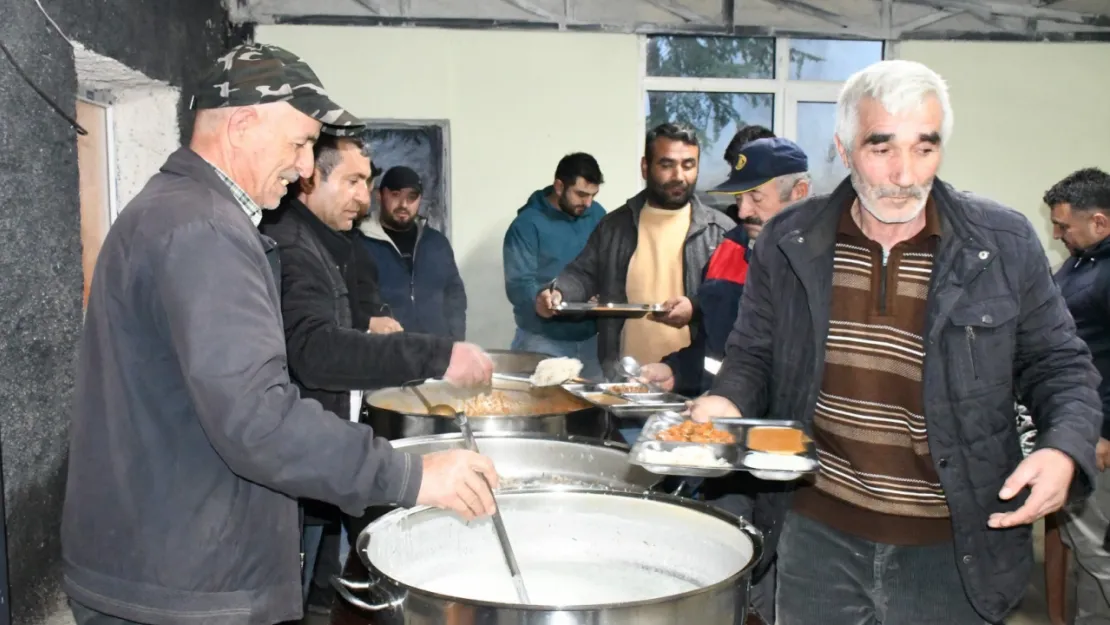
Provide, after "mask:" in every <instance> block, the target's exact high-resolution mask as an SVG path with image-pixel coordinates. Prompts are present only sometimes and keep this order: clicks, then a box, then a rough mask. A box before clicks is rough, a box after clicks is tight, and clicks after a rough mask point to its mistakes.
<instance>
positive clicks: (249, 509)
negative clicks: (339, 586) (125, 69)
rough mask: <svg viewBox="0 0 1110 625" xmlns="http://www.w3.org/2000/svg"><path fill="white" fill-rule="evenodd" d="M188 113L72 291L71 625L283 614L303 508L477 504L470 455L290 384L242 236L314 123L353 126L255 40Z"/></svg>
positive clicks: (273, 313) (290, 65)
mask: <svg viewBox="0 0 1110 625" xmlns="http://www.w3.org/2000/svg"><path fill="white" fill-rule="evenodd" d="M193 108H195V109H197V110H198V113H197V117H196V124H195V130H194V134H193V137H192V141H191V142H190V145H189V147H187V148H181V149H180V150H178V151H177V152H175V153H174V154H173V155H171V156H170V158H169V159H168V160H167V162H166V164H165V165H163V167H162V169H161V171H160V172H159V173H158V174H156V175H155V176H154V177H153V178H152V179H151V180H150V182H149V183H148V184H147V185H146V187H145V188H144V189H143V191H142V192H141V193H140V194H139V195H138V196H137V197H136V198H135V199H134V200H132V202H131V203H130V204H129V205H128V207H127V208H126V209H125V210H124V211H123V212H122V213H121V214H120V216H119V219H117V220H116V222H115V224H114V225H113V226H112V228H111V230H110V231H109V233H108V236H107V237H106V239H105V241H104V245H103V247H102V249H101V251H100V255H99V257H98V260H97V272H96V276H97V277H96V280H95V281H94V282H93V284H92V288H91V291H90V293H89V300H88V309H87V313H86V317H85V329H84V334H83V337H82V342H81V347H80V355H79V358H78V363H77V385H76V390H75V392H74V394H75V397H74V411H73V419H72V423H71V426H70V437H71V438H70V448H69V475H68V482H67V486H66V499H65V506H64V510H63V514H62V557H63V562H64V571H63V572H64V578H63V588H64V589H65V591H66V593H67V594H68V595H69V597H70V599H71V606H72V609H73V612H74V616H75V618H76V621H77V623H78V624H79V625H83V624H86V623H96V624H98V625H103V624H110V625H119V624H127V623H147V624H152V625H178V624H180V625H197V624H200V623H204V624H205V625H265V624H270V623H278V622H284V621H288V620H296V619H299V618H300V617H301V612H302V606H301V601H300V597H301V592H300V586H301V584H300V556H299V549H298V534H299V522H298V513H297V502H296V499H297V498H299V497H307V498H312V499H317V500H322V501H327V502H329V503H332V504H334V505H337V506H339V507H340V508H342V509H343V510H345V511H348V512H350V513H352V514H357V513H360V512H362V511H363V510H364V509H365V508H366V507H368V506H370V505H371V504H374V503H379V502H395V503H398V504H400V505H403V506H412V505H414V504H430V505H433V506H438V507H446V508H451V509H453V510H456V511H458V512H460V513H461V514H463V515H464V516H466V517H474V516H477V515H480V514H488V513H490V512H492V510H493V499H492V497H491V495H490V493H489V488H488V487H487V486H486V485H485V483H484V480H483V476H484V477H485V478H487V479H489V480H491V481H492V484H493V485H494V486H495V487H496V484H497V474H496V472H495V471H494V470H493V465H492V463H490V462H489V460H488V459H487V458H484V457H482V456H480V455H478V454H473V453H468V452H465V451H458V450H456V451H451V452H448V453H446V454H441V455H428V456H424V457H423V458H421V457H419V456H413V455H410V454H407V453H404V452H399V451H394V450H393V449H392V448H391V447H390V445H389V443H388V442H387V441H385V440H383V439H380V438H375V436H374V434H373V432H372V431H371V430H370V429H369V428H367V427H365V426H362V425H359V424H356V423H351V422H349V421H347V420H345V419H338V418H336V416H335V415H333V414H330V413H328V412H325V411H324V410H323V409H322V408H321V406H320V404H319V403H318V402H315V401H307V400H304V399H302V398H301V396H300V393H299V392H298V390H297V387H296V386H295V385H294V384H293V383H292V382H291V381H290V379H289V373H288V360H287V358H286V349H285V335H284V333H283V331H282V313H281V301H280V294H281V291H280V274H279V270H278V267H277V265H278V262H277V249H276V246H275V245H274V243H273V241H272V240H270V239H269V238H266V237H263V236H262V235H260V234H259V232H258V230H257V229H256V226H257V224H258V222H259V220H260V219H261V216H262V210H263V209H268V208H274V207H276V206H277V205H278V202H279V201H280V200H281V198H282V196H283V195H285V188H286V185H287V184H289V183H291V182H293V181H295V180H297V179H298V178H300V177H305V178H307V177H309V176H311V175H312V172H313V154H312V146H313V143H314V142H315V141H316V138H317V136H318V135H319V133H320V132H321V130H323V131H324V132H327V133H329V134H334V135H350V134H353V133H354V132H355V131H356V130H357V129H358V128H359V126H360V125H359V121H358V119H357V118H355V117H354V116H352V115H351V114H350V113H348V112H346V111H345V110H343V109H342V108H341V107H339V106H338V105H337V104H335V103H334V102H332V101H331V100H330V99H329V98H328V97H327V95H326V92H325V91H324V89H323V87H322V86H321V85H320V82H319V80H318V79H317V78H316V76H315V74H313V72H312V70H311V69H310V68H309V67H308V66H307V65H306V64H305V63H304V62H302V61H301V60H300V59H298V58H297V57H296V56H294V55H292V54H290V53H289V52H287V51H285V50H282V49H281V48H277V47H274V46H267V45H257V44H247V45H243V46H239V47H237V48H235V49H233V50H232V51H231V52H229V53H228V54H227V55H226V56H224V57H222V58H221V59H220V60H219V63H218V64H217V67H216V68H215V69H214V70H213V71H212V72H211V73H210V74H209V75H208V76H207V77H206V78H205V79H204V80H203V81H202V82H201V84H200V92H199V93H198V95H197V97H196V98H195V99H194V101H193ZM454 352H457V353H453V354H452V359H451V363H450V364H449V365H448V366H446V367H445V369H446V370H445V371H443V372H442V375H443V376H444V377H445V378H446V379H448V380H451V381H453V382H454V383H456V384H459V385H468V386H469V385H485V384H488V383H489V380H490V376H491V373H492V362H491V361H490V359H489V357H488V356H487V355H486V354H484V353H483V352H481V350H479V349H477V348H474V347H472V346H469V347H463V348H461V349H460V348H459V347H458V346H456V348H455V350H454ZM456 356H457V358H456Z"/></svg>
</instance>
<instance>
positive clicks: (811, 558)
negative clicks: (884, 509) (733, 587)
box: [775, 513, 986, 625]
mask: <svg viewBox="0 0 1110 625" xmlns="http://www.w3.org/2000/svg"><path fill="white" fill-rule="evenodd" d="M777 554H778V579H777V583H778V589H777V593H776V595H777V597H776V601H775V623H776V625H814V624H815V623H820V624H821V625H879V624H880V623H882V624H883V625H973V624H974V625H983V623H985V622H986V621H984V620H983V617H981V616H979V615H978V614H977V613H976V612H975V609H974V608H973V607H971V601H970V600H969V599H968V598H967V593H966V592H964V587H963V583H962V582H961V581H960V572H959V570H958V569H957V568H956V550H955V548H954V547H953V546H952V543H951V542H945V543H941V544H939V545H912V546H900V545H886V544H882V543H875V542H871V541H869V540H865V539H863V538H858V537H856V536H852V535H850V534H845V533H843V532H839V531H837V530H834V529H832V528H831V527H829V526H827V525H825V524H823V523H819V522H817V521H814V520H812V519H809V518H807V517H804V516H802V515H800V514H793V513H790V514H789V515H788V516H787V517H786V523H785V524H784V526H783V530H782V536H781V537H780V538H779V545H778V551H777Z"/></svg>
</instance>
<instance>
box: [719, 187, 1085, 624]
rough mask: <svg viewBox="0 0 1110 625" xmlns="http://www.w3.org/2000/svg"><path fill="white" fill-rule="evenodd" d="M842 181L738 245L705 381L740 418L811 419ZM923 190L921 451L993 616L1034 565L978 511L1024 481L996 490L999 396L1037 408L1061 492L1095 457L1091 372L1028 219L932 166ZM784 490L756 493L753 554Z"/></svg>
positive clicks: (1007, 440)
mask: <svg viewBox="0 0 1110 625" xmlns="http://www.w3.org/2000/svg"><path fill="white" fill-rule="evenodd" d="M854 193H855V192H854V191H853V189H852V186H851V184H850V182H849V181H848V180H845V181H844V182H843V183H842V184H841V185H840V186H839V187H838V188H837V189H836V191H834V192H833V194H832V195H831V196H829V195H822V196H817V197H814V198H811V199H807V200H803V201H802V202H799V203H797V204H795V205H793V206H792V207H790V208H788V209H786V210H785V211H783V212H782V213H780V214H779V215H778V216H776V217H775V218H774V219H772V220H770V221H769V222H768V223H767V225H766V226H765V227H764V228H763V232H762V233H761V234H760V237H759V242H758V244H757V245H755V246H754V247H753V248H752V249H753V251H752V259H751V265H750V266H749V267H748V275H747V280H746V281H745V285H744V296H743V299H742V300H741V305H740V314H739V317H738V321H737V325H736V327H735V328H734V330H733V332H732V334H731V335H730V337H729V339H728V344H727V347H726V349H725V362H724V365H723V367H722V368H721V371H720V373H719V374H718V375H717V379H716V382H715V384H714V387H713V393H714V394H717V395H722V396H724V397H727V398H728V399H730V400H731V401H732V402H733V403H735V404H736V405H737V406H738V407H739V409H740V411H741V413H742V414H743V415H744V416H745V417H752V418H761V417H765V418H771V419H799V420H801V421H802V422H803V423H804V424H805V427H806V428H807V429H810V428H811V427H812V422H813V413H814V406H815V404H816V401H817V395H818V391H819V390H820V388H821V377H822V374H823V371H824V364H825V339H826V336H827V334H828V327H829V306H830V297H831V293H832V260H833V249H834V242H835V240H836V231H837V224H838V223H839V220H840V217H841V214H842V211H843V210H844V207H845V206H847V205H849V204H850V203H851V201H852V200H853V199H854ZM932 198H933V200H934V202H935V203H936V207H937V211H938V213H939V214H940V217H941V222H942V223H941V233H942V234H941V239H940V243H939V248H938V250H937V253H936V260H935V264H934V268H933V275H932V282H931V284H930V286H929V298H928V314H927V317H926V323H925V328H924V331H923V337H924V341H925V365H924V370H923V380H922V384H923V387H924V394H925V398H926V401H925V421H926V422H927V423H928V425H929V427H928V438H929V453H930V455H931V456H932V458H933V463H934V467H935V469H936V471H937V474H938V475H939V476H940V482H941V484H942V486H943V487H944V492H945V495H946V497H947V503H948V507H949V510H950V511H951V515H952V529H953V547H952V548H953V549H954V550H955V552H956V556H957V557H956V563H957V566H958V567H959V573H960V578H961V579H962V580H963V583H964V588H965V590H966V591H967V595H968V597H969V598H970V599H971V603H972V604H973V605H974V606H975V609H976V610H977V611H978V612H979V614H980V615H982V616H983V618H984V619H986V620H988V621H990V622H992V623H994V622H1001V621H1002V619H1003V617H1004V616H1005V615H1007V614H1008V613H1009V612H1010V611H1011V610H1013V609H1014V607H1016V606H1017V604H1018V603H1019V602H1020V601H1021V599H1022V596H1023V595H1024V594H1025V589H1026V587H1027V585H1028V581H1029V574H1030V570H1031V568H1032V566H1033V548H1032V541H1031V532H1032V528H1031V526H1028V525H1026V526H1021V527H1014V528H1009V529H991V528H989V527H987V519H988V518H989V517H990V515H991V514H993V513H995V512H1009V511H1013V510H1016V509H1017V508H1018V507H1020V506H1021V505H1022V503H1024V501H1025V498H1026V496H1027V494H1028V491H1027V490H1026V491H1024V492H1023V493H1021V494H1019V495H1018V496H1017V497H1015V498H1014V499H1013V500H1011V501H1003V500H1001V499H999V497H998V492H999V491H1000V490H1001V488H1002V484H1003V483H1004V482H1005V481H1006V478H1007V477H1009V475H1010V474H1011V473H1012V472H1013V470H1014V469H1015V468H1016V467H1017V465H1018V463H1019V462H1021V460H1022V453H1021V448H1020V445H1019V442H1018V432H1017V429H1016V420H1015V412H1014V397H1015V395H1016V396H1018V397H1020V398H1022V400H1023V403H1024V404H1025V405H1026V406H1028V407H1029V409H1030V411H1031V413H1032V415H1033V417H1034V419H1035V420H1036V423H1037V430H1038V436H1037V446H1038V448H1053V449H1057V450H1060V451H1062V452H1063V453H1065V454H1067V455H1068V456H1069V457H1071V458H1072V459H1073V460H1074V461H1075V467H1076V471H1075V482H1074V484H1073V487H1072V493H1071V495H1072V496H1073V498H1074V497H1084V496H1086V495H1087V494H1088V493H1089V492H1090V490H1091V484H1092V483H1093V480H1094V477H1095V475H1096V474H1097V471H1098V470H1097V468H1096V467H1095V454H1094V450H1095V442H1096V440H1097V438H1098V430H1099V428H1100V427H1101V425H1102V406H1101V403H1100V401H1099V398H1098V393H1097V390H1096V388H1097V386H1098V382H1099V376H1098V372H1097V371H1096V370H1095V368H1094V366H1093V364H1092V363H1091V356H1090V353H1089V352H1088V350H1087V346H1086V345H1085V344H1084V343H1083V341H1082V340H1081V339H1080V338H1079V337H1078V336H1077V335H1076V331H1075V324H1074V322H1073V321H1072V318H1071V315H1069V314H1068V311H1067V307H1066V306H1065V304H1064V298H1063V297H1061V296H1060V291H1059V289H1057V287H1056V285H1055V283H1054V282H1053V281H1052V274H1051V272H1050V271H1049V267H1048V261H1047V259H1046V258H1045V254H1044V249H1043V248H1042V247H1041V244H1040V241H1039V240H1038V239H1037V236H1036V234H1035V233H1034V231H1033V227H1032V225H1030V223H1029V221H1028V220H1027V219H1026V218H1025V217H1023V216H1022V215H1021V214H1020V213H1018V212H1016V211H1013V210H1009V209H1007V208H1005V207H1003V206H1000V205H998V204H996V203H994V202H991V201H989V200H986V199H983V198H980V197H976V196H974V195H971V194H967V193H961V192H957V191H955V190H954V189H952V188H951V187H950V186H948V185H947V184H945V183H943V182H941V181H940V180H937V181H936V182H935V184H934V185H933V191H932ZM971 330H973V331H971ZM790 484H791V485H793V484H794V483H790ZM791 488H792V486H790V487H787V488H786V489H785V490H783V491H782V492H760V493H759V494H757V495H756V497H755V505H754V512H753V515H752V518H753V522H754V523H755V524H756V525H757V526H758V527H759V528H760V529H761V530H762V531H763V533H764V538H765V541H766V544H765V546H766V552H765V557H764V560H763V565H762V566H763V567H765V566H766V564H767V563H768V562H769V561H770V559H771V557H772V556H773V555H774V553H775V547H776V545H777V542H778V539H779V534H780V532H781V530H782V524H783V520H784V518H785V516H786V513H787V511H788V510H789V509H790V506H791V497H792V494H793V493H792V490H791Z"/></svg>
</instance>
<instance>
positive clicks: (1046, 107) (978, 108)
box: [895, 42, 1110, 265]
mask: <svg viewBox="0 0 1110 625" xmlns="http://www.w3.org/2000/svg"><path fill="white" fill-rule="evenodd" d="M895 55H896V56H897V58H903V59H911V60H914V61H920V62H922V63H925V64H926V65H928V66H929V67H931V68H932V69H934V70H935V71H937V72H938V73H939V74H940V75H941V76H943V77H944V78H945V80H946V81H947V82H948V84H949V87H950V90H951V96H952V107H953V109H954V116H955V120H956V127H955V130H954V132H953V137H952V142H951V144H950V147H949V149H948V151H947V153H946V155H945V163H944V166H943V169H942V170H941V176H942V177H943V178H945V179H947V180H948V181H949V182H951V183H952V184H953V185H955V186H957V187H959V188H962V189H965V190H969V191H974V192H976V193H979V194H981V195H985V196H987V197H990V198H992V199H994V200H997V201H1000V202H1002V203H1004V204H1006V205H1008V206H1010V207H1012V208H1016V209H1018V210H1020V211H1021V212H1022V213H1024V214H1025V215H1026V216H1027V217H1029V219H1030V220H1031V221H1032V222H1033V225H1034V226H1036V227H1037V230H1038V234H1039V235H1040V236H1041V239H1042V241H1043V242H1044V243H1045V245H1046V247H1047V249H1048V252H1049V258H1050V259H1051V260H1052V262H1053V264H1054V265H1055V264H1056V263H1058V262H1059V261H1061V260H1063V258H1064V255H1065V254H1066V251H1065V250H1064V248H1063V246H1062V245H1061V244H1060V243H1058V242H1055V241H1052V225H1051V223H1050V222H1049V220H1048V209H1047V208H1046V207H1045V206H1044V205H1043V204H1042V203H1041V198H1042V197H1043V195H1044V192H1045V191H1046V190H1047V189H1048V188H1049V187H1051V186H1052V185H1053V184H1054V183H1056V182H1058V181H1059V180H1060V179H1061V178H1063V177H1064V176H1066V175H1068V174H1069V173H1071V172H1073V171H1075V170H1076V169H1080V168H1082V167H1091V166H1094V167H1101V168H1102V169H1104V170H1106V171H1110V112H1108V108H1107V107H1108V102H1110V79H1108V77H1110V44H1099V43H1079V44H1064V43H985V42H984V43H978V42H906V43H901V44H898V48H897V50H896V51H895Z"/></svg>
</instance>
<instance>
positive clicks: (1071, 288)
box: [1044, 168, 1110, 625]
mask: <svg viewBox="0 0 1110 625" xmlns="http://www.w3.org/2000/svg"><path fill="white" fill-rule="evenodd" d="M1044 203H1045V204H1047V205H1048V207H1049V208H1050V209H1051V210H1052V227H1053V236H1054V237H1055V238H1056V239H1058V240H1061V241H1063V242H1064V245H1065V246H1066V247H1067V248H1068V251H1069V252H1071V258H1069V259H1067V260H1065V261H1064V264H1063V266H1062V267H1060V269H1059V271H1057V272H1056V283H1057V284H1058V285H1059V286H1060V291H1061V292H1062V293H1063V295H1064V300H1065V301H1066V302H1067V304H1068V310H1069V311H1070V312H1071V316H1072V317H1073V318H1074V319H1075V327H1076V332H1077V333H1078V334H1079V338H1081V339H1083V340H1084V341H1085V342H1086V343H1087V347H1088V348H1089V349H1090V350H1091V357H1092V359H1093V360H1094V363H1095V368H1097V369H1098V372H1099V374H1101V375H1102V382H1101V383H1100V384H1099V388H1098V390H1099V396H1100V397H1101V398H1102V432H1101V434H1100V436H1099V441H1098V446H1097V447H1096V448H1095V455H1096V458H1095V459H1096V461H1097V463H1098V468H1099V470H1100V471H1101V473H1100V474H1099V476H1098V478H1097V479H1096V480H1095V489H1094V493H1092V495H1091V497H1090V499H1087V500H1085V501H1083V502H1080V503H1079V504H1078V505H1076V506H1072V507H1068V508H1065V509H1064V510H1062V511H1061V512H1060V517H1061V521H1062V523H1061V526H1062V527H1063V528H1064V532H1063V537H1064V540H1065V541H1066V542H1067V543H1068V545H1069V546H1070V547H1071V548H1072V550H1073V551H1074V552H1075V561H1076V563H1077V564H1078V565H1079V566H1078V567H1076V568H1077V569H1078V578H1079V579H1078V583H1077V584H1076V606H1075V608H1076V617H1075V623H1076V625H1086V624H1088V623H1096V622H1098V623H1104V622H1107V621H1110V601H1108V598H1110V581H1108V580H1110V551H1108V550H1107V548H1106V544H1105V543H1106V536H1107V533H1108V532H1110V476H1107V474H1106V469H1107V467H1108V466H1110V419H1108V418H1107V417H1110V174H1107V173H1106V172H1103V171H1101V170H1098V169H1094V168H1088V169H1081V170H1079V171H1077V172H1075V173H1073V174H1071V175H1070V176H1068V177H1067V178H1064V179H1063V180H1061V181H1060V182H1058V183H1056V184H1055V185H1054V186H1053V187H1052V188H1051V189H1049V190H1048V192H1047V193H1045V195H1044Z"/></svg>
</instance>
